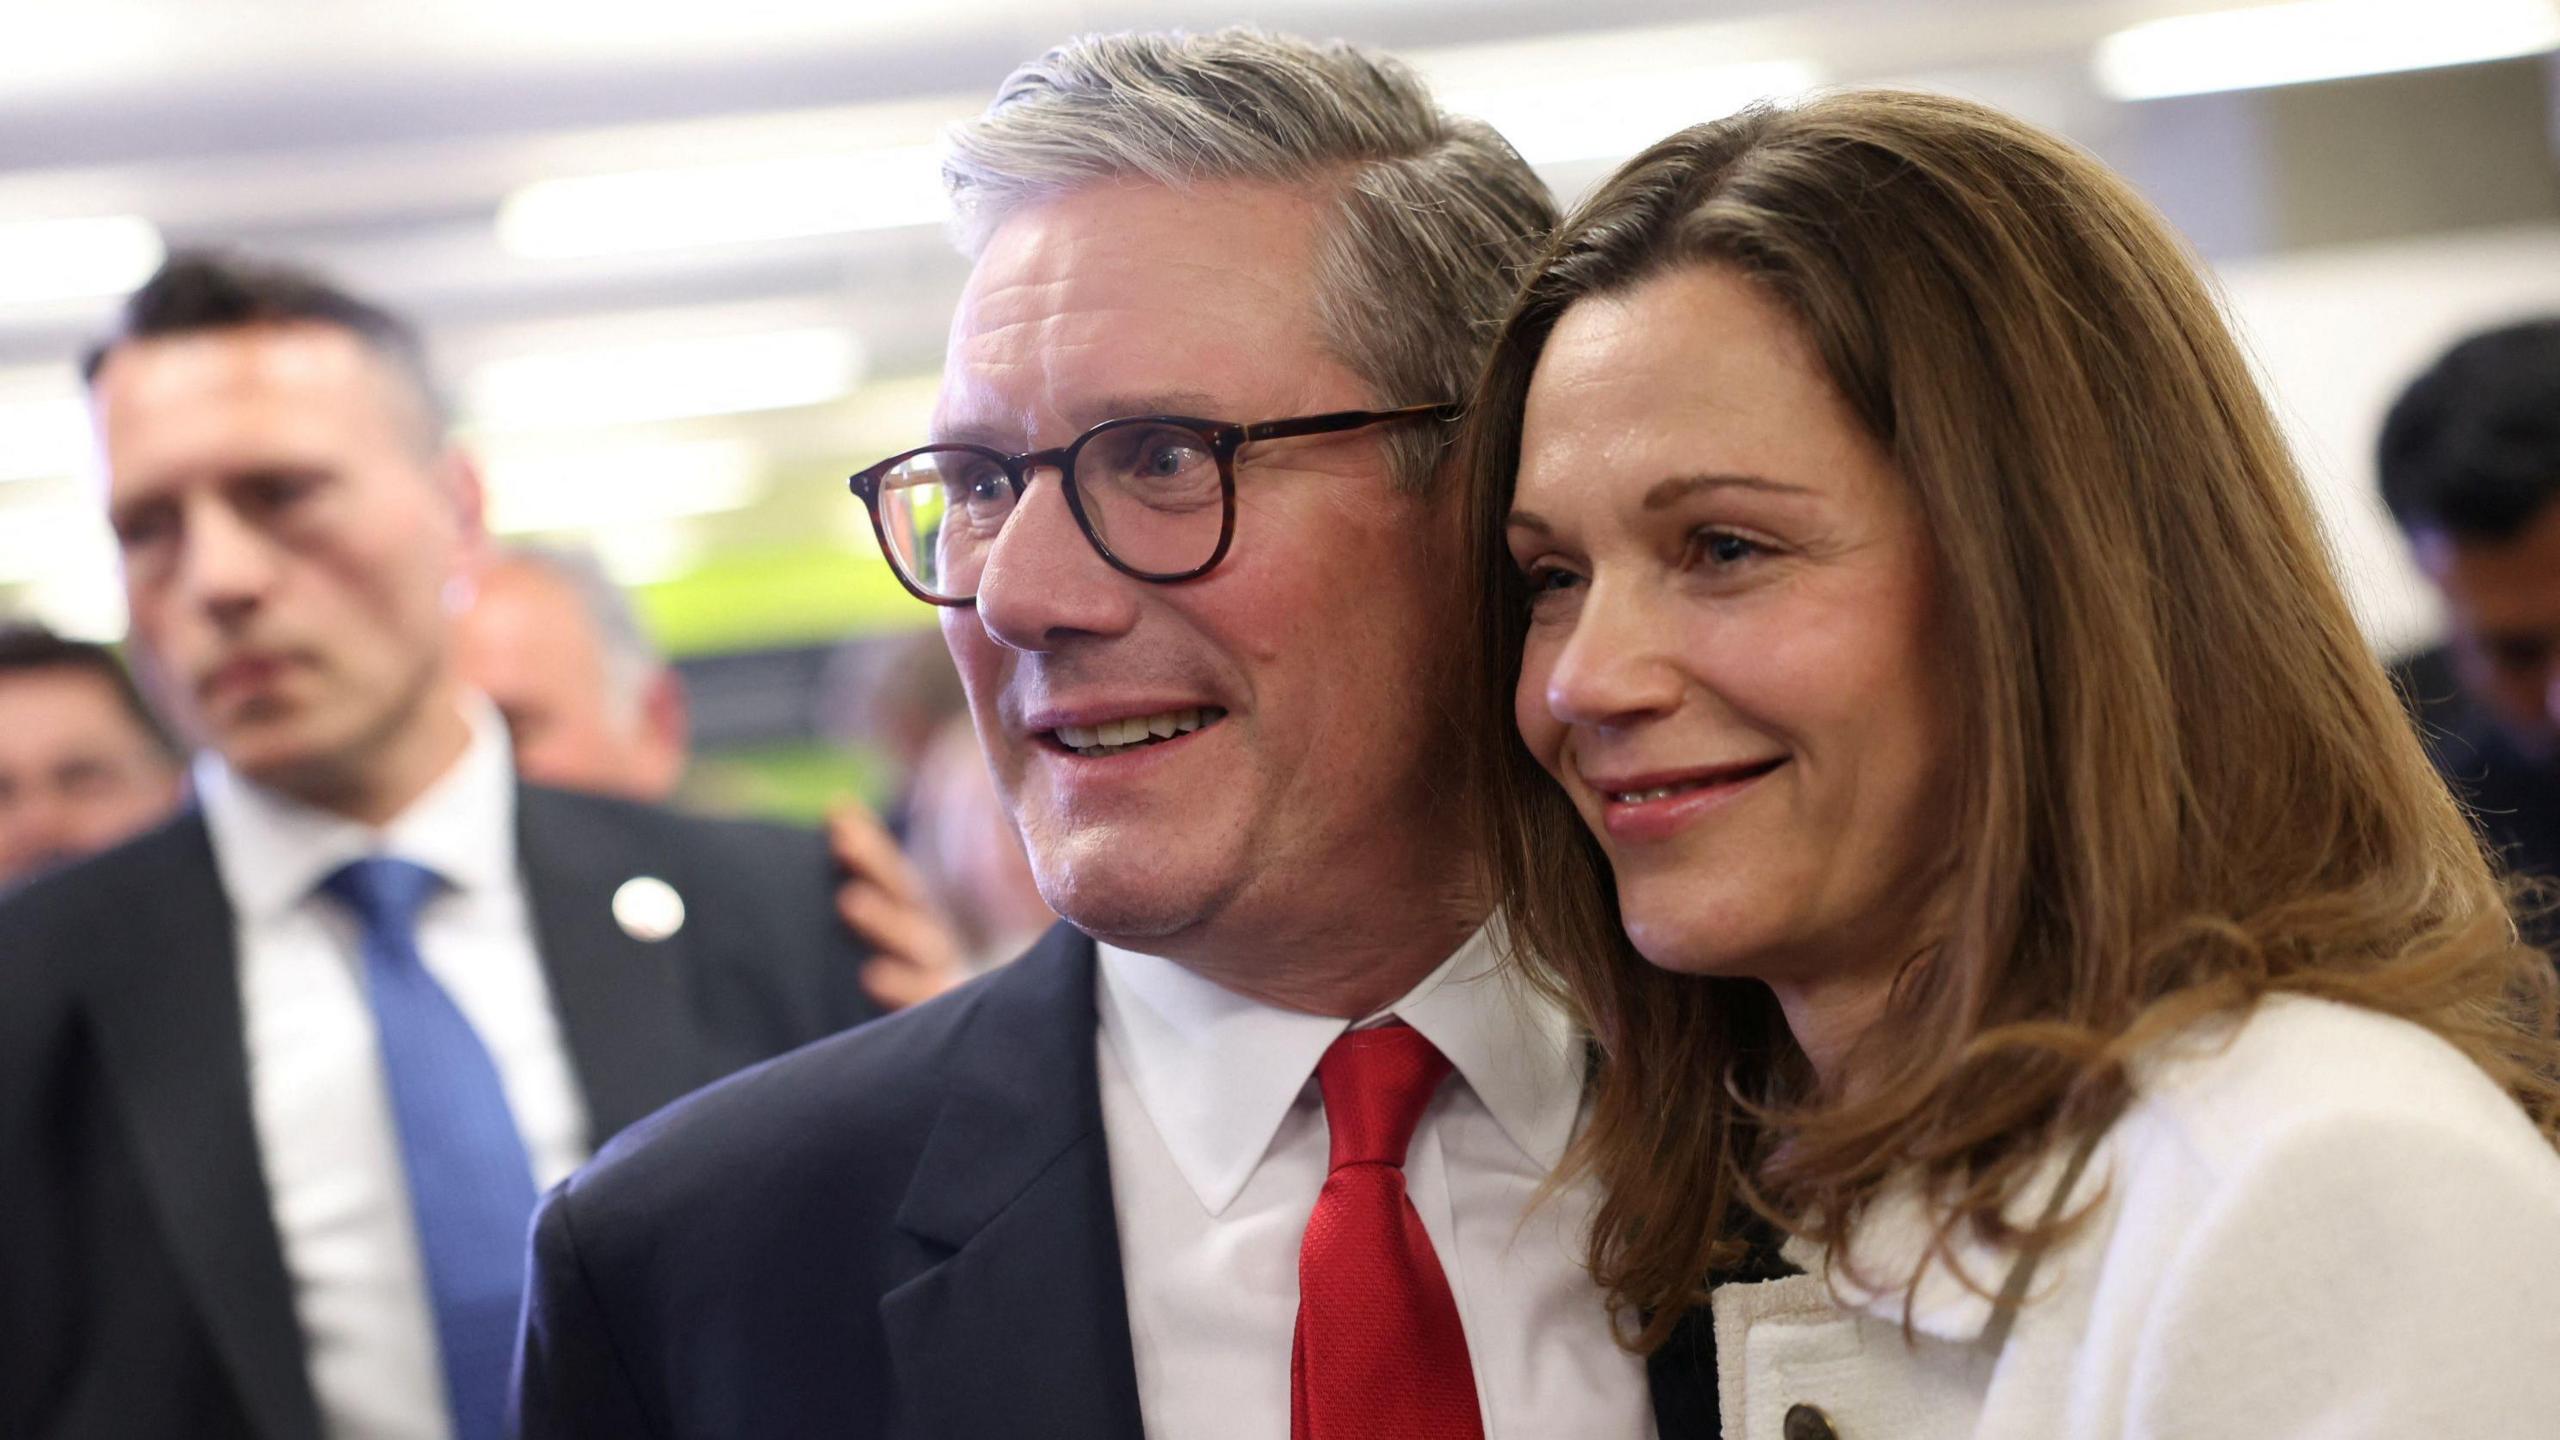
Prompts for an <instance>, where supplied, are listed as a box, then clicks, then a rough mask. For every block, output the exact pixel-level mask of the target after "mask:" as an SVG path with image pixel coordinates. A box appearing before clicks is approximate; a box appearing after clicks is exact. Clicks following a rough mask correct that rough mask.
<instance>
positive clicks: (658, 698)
mask: <svg viewBox="0 0 2560 1440" xmlns="http://www.w3.org/2000/svg"><path fill="white" fill-rule="evenodd" d="M456 643H457V646H458V647H459V654H460V660H461V666H462V674H463V678H464V679H465V680H467V681H468V682H469V683H470V684H471V685H473V686H474V687H475V688H477V689H478V690H479V691H480V692H481V693H482V694H484V695H487V696H488V697H489V699H490V701H491V702H492V703H493V704H495V705H496V706H497V707H498V713H499V714H500V715H502V716H504V717H505V718H506V722H507V736H508V738H509V740H510V741H511V742H512V743H513V744H514V746H515V756H516V772H517V773H518V774H519V775H522V776H523V777H524V778H525V779H527V780H529V781H532V782H533V783H535V784H537V785H556V786H558V787H560V788H561V789H563V790H584V791H588V792H590V793H592V794H598V795H622V796H626V797H628V798H630V799H634V800H648V801H664V800H667V799H669V798H670V797H672V796H673V795H674V794H675V792H676V786H677V784H678V782H680V781H682V780H683V779H684V771H685V759H686V745H687V739H688V732H687V724H686V718H685V699H684V682H683V681H682V680H681V679H679V678H677V675H676V672H675V668H674V667H673V666H671V665H669V664H667V662H666V659H665V657H663V656H661V655H660V654H659V653H658V649H657V647H656V646H655V645H653V644H651V643H650V640H649V636H648V632H647V631H646V630H644V629H643V628H642V627H641V624H640V617H639V615H638V614H637V613H636V612H635V611H634V610H633V609H632V606H631V599H630V597H629V596H627V595H625V594H624V593H623V591H622V587H621V586H619V585H616V584H614V583H613V581H612V579H610V578H609V577H608V576H606V574H605V573H604V570H603V568H602V567H600V566H599V565H597V564H596V562H595V560H594V559H593V558H592V557H589V556H586V555H581V554H578V553H576V552H574V551H568V550H557V549H549V548H545V547H540V546H531V545H515V546H509V547H507V548H505V549H503V550H501V551H499V552H498V554H497V556H496V557H495V558H494V559H493V560H491V561H490V563H489V564H487V565H485V566H483V567H482V568H481V570H480V573H479V575H478V577H477V578H476V580H475V581H474V583H473V587H472V599H471V606H470V608H469V609H467V610H465V611H464V612H463V614H462V620H461V624H460V630H459V638H458V639H457V642H456Z"/></svg>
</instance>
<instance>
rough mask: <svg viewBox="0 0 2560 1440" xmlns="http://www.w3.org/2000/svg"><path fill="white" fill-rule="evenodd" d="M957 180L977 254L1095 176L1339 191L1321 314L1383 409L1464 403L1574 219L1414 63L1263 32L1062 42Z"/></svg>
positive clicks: (1402, 440) (1417, 476) (1007, 96)
mask: <svg viewBox="0 0 2560 1440" xmlns="http://www.w3.org/2000/svg"><path fill="white" fill-rule="evenodd" d="M943 179H944V181H945V183H946V184H947V185H948V186H949V187H950V190H951V196H952V201H953V204H954V206H955V207H956V209H957V211H958V216H959V223H958V232H957V234H958V239H959V242H960V247H961V249H962V250H963V251H964V252H965V253H967V254H970V255H972V256H974V255H976V254H977V253H978V251H979V250H980V249H981V248H982V247H983V246H984V245H985V243H986V240H987V237H988V236H989V235H990V234H992V233H993V232H994V230H995V229H996V228H997V227H998V226H999V225H1001V224H1002V223H1003V222H1004V220H1005V219H1006V218H1007V217H1008V216H1010V215H1011V214H1013V213H1014V212H1015V211H1017V210H1019V209H1021V208H1023V207H1026V206H1029V205H1035V204H1038V203H1040V202H1042V201H1044V200H1049V199H1054V198H1056V197H1057V196H1060V195H1063V194H1066V193H1068V192H1071V191H1074V190H1076V189H1079V188H1081V187H1083V186H1086V185H1089V184H1092V183H1094V182H1096V181H1103V180H1117V179H1139V180H1148V181H1153V182H1155V183H1158V184H1162V185H1168V186H1174V187H1188V186H1194V185H1199V184H1202V183H1205V182H1216V181H1229V180H1245V181H1263V182H1268V183H1272V184H1278V185H1293V186H1305V187H1308V188H1310V189H1321V190H1329V191H1332V192H1334V193H1336V194H1337V195H1338V196H1339V201H1340V206H1339V210H1338V213H1337V218H1336V222H1335V223H1334V225H1333V226H1332V227H1331V228H1330V230H1329V232H1328V233H1327V235H1326V236H1325V237H1324V239H1323V242H1322V245H1321V248H1320V249H1319V251H1318V255H1317V259H1316V288H1317V294H1316V307H1317V320H1318V323H1319V324H1320V325H1321V326H1322V327H1323V332H1324V337H1325V343H1326V345H1327V346H1328V347H1329V348H1330V349H1331V350H1332V351H1333V353H1334V355H1335V356H1336V357H1337V358H1339V359H1340V360H1341V361H1342V363H1343V364H1344V365H1345V366H1346V367H1348V368H1349V369H1350V370H1351V371H1352V373H1353V374H1356V375H1358V376H1360V377H1361V378H1362V379H1363V380H1366V381H1367V382H1368V383H1369V385H1370V386H1371V388H1372V389H1373V390H1374V391H1375V392H1376V396H1375V398H1376V401H1377V403H1379V404H1382V405H1412V404H1429V403H1432V402H1435V401H1455V400H1463V399H1465V398H1466V396H1467V393H1468V391H1469V390H1470V389H1471V388H1472V387H1473V386H1474V384H1475V379H1476V372H1477V370H1478V369H1479V368H1480V367H1481V364H1482V362H1483V359H1484V356H1485V352H1486V350H1487V348H1488V347H1489V346H1490V345H1491V344H1492V341H1493V337H1494V333H1495V331H1496V329H1497V327H1498V326H1499V325H1500V323H1501V320H1502V317H1503V315H1504V314H1505V313H1506V312H1507V311H1508V310H1509V308H1510V301H1511V296H1512V291H1513V290H1514V288H1515V287H1516V286H1517V284H1518V281H1519V277H1520V275H1521V273H1522V272H1523V271H1524V270H1525V269H1526V267H1527V266H1528V264H1529V262H1530V261H1531V260H1532V259H1534V258H1535V256H1536V252H1537V249H1538V247H1539V246H1540V245H1542V244H1543V243H1544V242H1545V240H1546V238H1547V235H1548V232H1549V231H1551V230H1552V229H1553V228H1554V227H1555V224H1556V211H1555V202H1554V200H1553V199H1552V198H1551V197H1549V195H1548V194H1547V190H1546V187H1545V185H1543V184H1542V183H1540V182H1539V180H1538V178H1537V176H1536V175H1535V174H1533V173H1532V172H1531V171H1530V169H1529V166H1528V163H1527V162H1526V161H1523V160H1522V159H1521V158H1520V155H1519V152H1517V151H1515V150H1513V149H1512V148H1511V146H1510V144H1509V143H1508V142H1506V141H1505V140H1503V138H1502V137H1501V136H1500V135H1498V134H1496V133H1495V132H1494V130H1493V127H1491V126H1489V125H1486V124H1485V123H1484V122H1482V121H1480V120H1471V119H1466V118H1464V117H1461V116H1455V115H1449V114H1446V113H1444V112H1442V111H1441V110H1440V108H1439V107H1438V106H1437V105H1435V104H1434V103H1433V102H1432V99H1431V95H1430V92H1429V91H1428V90H1426V89H1425V88H1424V87H1423V84H1422V82H1421V80H1420V79H1419V78H1417V77H1416V76H1415V75H1414V73H1413V72H1412V71H1411V70H1409V69H1407V68H1406V67H1404V66H1403V65H1401V64H1398V63H1397V62H1395V61H1393V60H1390V59H1387V58H1385V57H1384V56H1381V55H1376V54H1372V53H1369V52H1367V51H1363V50H1359V49H1355V48H1353V47H1352V46H1350V45H1346V44H1342V43H1339V42H1335V43H1331V44H1322V45H1319V44H1311V43H1309V42H1306V41H1301V40H1293V39H1287V38H1284V37H1281V36H1276V35H1270V34H1266V33H1264V32H1262V31H1259V30H1254V29H1251V28H1245V27H1238V28H1233V29H1226V30H1219V31H1216V32H1214V33H1211V34H1205V35H1190V34H1183V33H1179V32H1166V33H1155V34H1125V35H1096V36H1088V37H1085V38H1083V39H1079V40H1075V41H1071V42H1069V43H1068V44H1066V45H1062V46H1060V47H1059V48H1057V49H1055V50H1052V51H1050V52H1049V53H1048V54H1046V55H1043V56H1041V57H1040V58H1039V59H1037V60H1034V61H1032V62H1030V63H1029V64H1027V65H1024V66H1022V67H1021V68H1020V69H1018V70H1016V71H1014V72H1013V74H1012V75H1011V76H1010V77H1008V78H1007V79H1006V81H1005V83H1004V86H1003V88H1002V89H1000V90H998V91H997V92H996V98H995V100H994V102H993V103H992V104H990V105H989V106H988V107H987V110H986V113H985V114H984V115H981V116H979V117H978V118H977V119H975V120H973V121H970V122H968V123H966V124H964V125H962V126H960V127H959V128H958V129H957V130H955V131H954V132H953V134H952V136H951V154H950V159H949V160H948V162H947V163H946V164H945V166H944V169H943ZM1232 418H1235V419H1239V420H1243V419H1259V418H1263V417H1258V416H1235V417H1232ZM1446 440H1447V436H1446V435H1445V434H1437V433H1430V432H1426V431H1424V430H1423V429H1422V428H1421V427H1405V428H1403V429H1402V430H1401V431H1400V433H1398V434H1396V435H1395V436H1393V437H1392V439H1391V440H1390V445H1391V446H1392V450H1391V453H1392V454H1393V455H1394V457H1395V466H1396V473H1397V476H1398V478H1399V480H1400V481H1401V482H1402V483H1403V484H1404V485H1405V486H1406V487H1407V488H1408V489H1411V490H1416V491H1419V490H1422V489H1425V488H1427V486H1428V485H1429V482H1430V480H1431V477H1432V476H1433V475H1434V474H1436V473H1437V471H1438V470H1439V468H1440V460H1441V454H1442V450H1443V447H1444V445H1445V443H1446Z"/></svg>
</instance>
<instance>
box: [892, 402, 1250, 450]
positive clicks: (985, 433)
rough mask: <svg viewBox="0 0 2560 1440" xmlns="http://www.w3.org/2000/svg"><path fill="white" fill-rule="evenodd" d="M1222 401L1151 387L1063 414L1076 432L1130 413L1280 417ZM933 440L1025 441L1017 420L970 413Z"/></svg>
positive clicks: (999, 445)
mask: <svg viewBox="0 0 2560 1440" xmlns="http://www.w3.org/2000/svg"><path fill="white" fill-rule="evenodd" d="M1224 403H1225V402H1223V401H1221V400H1219V399H1217V398H1216V397H1215V396H1213V395H1211V394H1209V393H1208V392H1207V391H1205V390H1154V391H1148V392H1146V393H1144V394H1137V393H1130V394H1117V395H1106V396H1104V397H1102V398H1101V399H1099V400H1092V401H1086V402H1083V403H1080V404H1078V405H1076V406H1074V407H1072V408H1071V409H1070V410H1068V412H1067V418H1068V419H1069V421H1070V422H1072V423H1073V424H1074V425H1075V427H1076V433H1077V434H1079V435H1081V434H1083V433H1084V432H1085V431H1087V430H1090V429H1092V428H1093V427H1094V426H1096V425H1099V424H1101V423H1102V422H1103V421H1105V420H1125V419H1127V418H1129V417H1131V416H1134V415H1188V416H1192V417H1194V418H1196V419H1201V420H1219V421H1225V422H1228V423H1241V424H1251V423H1253V422H1254V421H1257V420H1273V419H1281V418H1284V417H1281V416H1273V415H1222V414H1220V413H1218V412H1219V410H1220V408H1221V407H1222V406H1223V404H1224ZM933 440H934V443H935V444H938V445H939V444H958V445H984V446H987V447H989V448H990V449H996V450H1012V449H1015V448H1018V447H1020V446H1021V445H1023V444H1024V443H1026V442H1025V441H1024V440H1023V437H1022V428H1021V424H1020V422H1019V421H1014V420H985V419H979V418H977V417H972V416H964V417H962V418H960V419H958V420H954V421H952V422H950V423H949V424H947V425H937V426H935V427H934V429H933Z"/></svg>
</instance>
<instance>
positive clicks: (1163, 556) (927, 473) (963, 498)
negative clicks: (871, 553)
mask: <svg viewBox="0 0 2560 1440" xmlns="http://www.w3.org/2000/svg"><path fill="white" fill-rule="evenodd" d="M1067 463H1068V464H1069V465H1071V466H1073V467H1074V471H1075V481H1074V484H1075V490H1076V496H1077V499H1078V500H1080V501H1081V502H1082V506H1083V511H1084V523H1085V527H1086V529H1087V531H1088V533H1089V534H1090V535H1091V536H1092V538H1093V540H1094V541H1095V543H1096V544H1098V545H1099V546H1101V547H1102V548H1103V549H1104V550H1105V551H1106V552H1107V553H1108V554H1110V555H1111V556H1113V557H1114V558H1116V559H1117V560H1118V561H1119V562H1120V563H1121V564H1122V565H1125V566H1127V567H1128V568H1129V569H1132V570H1135V571H1138V572H1140V573H1142V574H1146V575H1179V574H1183V573H1185V572H1187V571H1191V570H1196V569H1198V568H1199V567H1201V566H1203V565H1206V564H1207V563H1209V559H1210V557H1211V556H1213V555H1215V554H1216V553H1217V551H1218V542H1219V539H1220V538H1221V532H1222V531H1223V530H1224V528H1225V525H1226V494H1225V484H1224V481H1223V479H1222V478H1221V476H1220V473H1219V468H1218V457H1217V454H1216V451H1215V449H1214V448H1213V446H1212V443H1211V441H1210V439H1209V437H1208V436H1205V435H1203V434H1201V433H1200V432H1198V431H1196V430H1192V429H1189V428H1187V427H1184V426H1180V425H1169V424H1166V423H1164V422H1162V421H1157V420H1143V419H1140V420H1122V421H1115V422H1113V423H1111V424H1108V425H1104V426H1100V427H1098V428H1096V429H1094V430H1091V431H1089V432H1087V433H1086V434H1085V436H1084V437H1083V438H1082V439H1080V440H1079V441H1077V442H1076V445H1075V447H1074V448H1073V449H1072V450H1070V451H1069V452H1068V456H1067ZM1023 478H1024V480H1025V481H1026V482H1028V481H1030V480H1032V479H1034V478H1036V472H1035V474H1033V475H1026V476H1024V477H1023ZM1017 498H1018V497H1017V496H1016V495H1015V493H1014V487H1013V485H1012V483H1011V482H1010V481H1009V480H1008V479H1007V478H1006V475H1005V467H1004V462H1003V461H1002V460H1001V459H999V458H998V457H997V456H996V455H995V453H994V452H992V451H988V450H981V449H977V448H974V447H964V446H935V447H933V448H930V449H926V450H920V451H917V452H916V453H915V454H913V455H910V456H908V457H907V458H905V459H904V460H901V461H899V462H898V463H897V464H896V465H893V466H891V467H889V468H888V469H887V470H885V471H883V472H882V473H881V475H880V485H879V505H880V528H881V529H882V530H883V531H884V532H886V534H887V536H888V541H889V558H890V560H891V562H892V563H894V564H896V565H897V566H898V568H899V569H900V570H903V571H904V572H906V575H907V578H908V579H910V580H912V581H914V582H915V584H916V585H917V586H918V587H919V588H921V589H923V590H925V591H926V592H928V593H930V594H934V595H939V596H943V597H946V598H949V599H965V598H967V597H970V596H973V595H975V594H977V591H978V577H979V575H980V573H981V572H982V571H984V570H985V568H986V562H987V555H988V552H989V551H990V550H991V549H992V548H993V547H994V545H995V541H996V537H997V535H998V534H1000V533H1001V532H1002V531H1003V529H1004V525H1005V521H1006V519H1007V518H1008V517H1009V516H1011V515H1012V513H1013V508H1014V505H1015V503H1016V501H1017Z"/></svg>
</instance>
